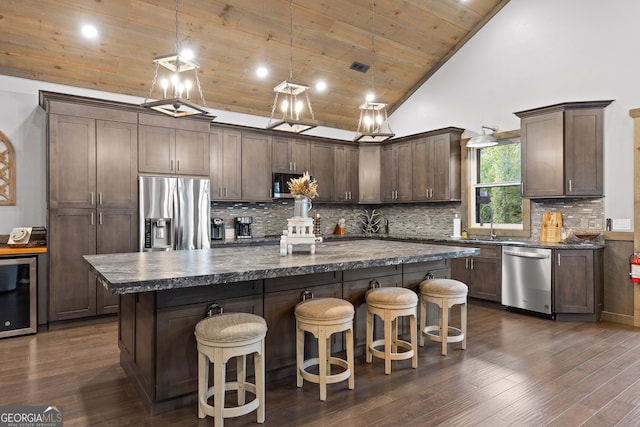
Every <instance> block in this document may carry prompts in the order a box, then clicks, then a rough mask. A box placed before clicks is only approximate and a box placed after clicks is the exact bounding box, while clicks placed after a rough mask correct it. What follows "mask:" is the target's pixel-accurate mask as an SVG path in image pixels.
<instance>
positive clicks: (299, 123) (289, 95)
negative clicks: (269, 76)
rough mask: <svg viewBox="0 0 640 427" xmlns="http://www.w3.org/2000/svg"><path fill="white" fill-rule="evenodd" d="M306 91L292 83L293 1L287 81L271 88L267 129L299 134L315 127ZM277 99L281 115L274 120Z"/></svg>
mask: <svg viewBox="0 0 640 427" xmlns="http://www.w3.org/2000/svg"><path fill="white" fill-rule="evenodd" d="M308 89H309V85H306V84H304V83H296V82H294V81H293V0H289V80H285V81H283V82H282V83H280V84H279V85H277V86H276V87H274V88H273V91H274V92H275V94H276V95H275V99H274V101H273V107H272V108H271V118H270V119H269V123H268V125H267V129H273V130H280V131H284V132H293V133H301V132H305V131H307V130H309V129H313V128H314V127H316V126H317V122H316V120H315V117H314V115H313V109H312V108H311V101H309V94H308V93H307V91H308ZM279 98H282V99H281V103H280V113H281V115H280V114H278V116H279V117H278V118H276V109H277V108H278V99H279ZM305 104H306V105H305ZM305 106H306V110H305Z"/></svg>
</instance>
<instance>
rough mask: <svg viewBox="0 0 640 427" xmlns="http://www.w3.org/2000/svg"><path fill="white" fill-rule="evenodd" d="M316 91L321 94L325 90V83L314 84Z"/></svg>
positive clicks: (321, 81)
mask: <svg viewBox="0 0 640 427" xmlns="http://www.w3.org/2000/svg"><path fill="white" fill-rule="evenodd" d="M316 89H317V90H319V91H321V92H323V91H325V90H326V89H327V82H325V81H324V80H320V81H318V82H317V83H316Z"/></svg>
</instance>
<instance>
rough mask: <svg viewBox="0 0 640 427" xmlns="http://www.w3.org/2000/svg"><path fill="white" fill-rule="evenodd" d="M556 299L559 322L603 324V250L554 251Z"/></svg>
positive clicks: (554, 295)
mask: <svg viewBox="0 0 640 427" xmlns="http://www.w3.org/2000/svg"><path fill="white" fill-rule="evenodd" d="M553 255H554V266H553V298H554V311H555V313H556V318H557V319H559V320H591V321H598V320H600V314H601V313H602V308H603V300H604V285H603V283H604V280H603V278H604V276H603V268H602V261H603V250H601V249H598V250H574V249H556V250H554V253H553Z"/></svg>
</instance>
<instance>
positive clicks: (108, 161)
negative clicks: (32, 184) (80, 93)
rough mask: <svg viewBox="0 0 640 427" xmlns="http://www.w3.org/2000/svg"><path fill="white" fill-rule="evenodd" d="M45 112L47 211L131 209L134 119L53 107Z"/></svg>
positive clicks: (82, 107) (92, 110) (121, 113)
mask: <svg viewBox="0 0 640 427" xmlns="http://www.w3.org/2000/svg"><path fill="white" fill-rule="evenodd" d="M48 112H49V115H48V140H49V148H48V157H49V158H48V164H49V193H48V194H49V208H51V209H57V208H97V207H102V208H123V209H135V208H136V207H137V200H138V189H137V180H136V179H137V173H138V171H137V161H136V160H137V125H136V122H137V115H136V114H135V113H131V112H124V111H117V110H116V111H113V110H109V109H103V108H96V107H88V106H86V105H79V104H65V103H57V102H51V103H50V105H49V107H48ZM91 116H93V117H91ZM94 117H95V118H94ZM98 117H100V119H98Z"/></svg>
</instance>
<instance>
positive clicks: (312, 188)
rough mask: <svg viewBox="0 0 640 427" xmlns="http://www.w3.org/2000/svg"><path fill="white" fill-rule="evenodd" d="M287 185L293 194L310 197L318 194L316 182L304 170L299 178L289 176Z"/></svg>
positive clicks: (312, 197)
mask: <svg viewBox="0 0 640 427" xmlns="http://www.w3.org/2000/svg"><path fill="white" fill-rule="evenodd" d="M287 185H288V187H289V192H290V193H291V194H292V195H294V196H307V197H308V198H310V199H314V198H316V197H317V196H318V182H317V181H316V180H315V179H312V178H311V175H309V172H305V173H304V174H302V176H301V177H300V178H291V179H290V180H289V182H288V183H287Z"/></svg>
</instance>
